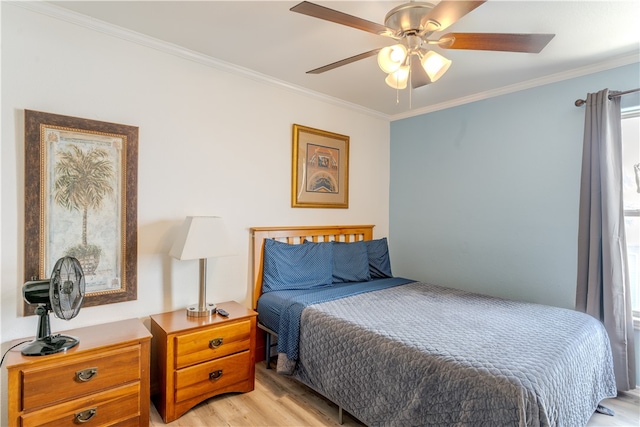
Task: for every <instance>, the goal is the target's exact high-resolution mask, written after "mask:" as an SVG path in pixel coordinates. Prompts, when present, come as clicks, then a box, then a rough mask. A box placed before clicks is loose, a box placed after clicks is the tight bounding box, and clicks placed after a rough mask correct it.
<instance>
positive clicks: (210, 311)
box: [187, 302, 216, 317]
mask: <svg viewBox="0 0 640 427" xmlns="http://www.w3.org/2000/svg"><path fill="white" fill-rule="evenodd" d="M214 314H216V305H215V304H212V303H210V302H208V303H206V304H205V306H204V307H198V305H190V306H189V307H187V316H188V317H206V316H213V315H214Z"/></svg>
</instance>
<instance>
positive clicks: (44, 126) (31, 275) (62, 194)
mask: <svg viewBox="0 0 640 427" xmlns="http://www.w3.org/2000/svg"><path fill="white" fill-rule="evenodd" d="M137 174H138V128H137V127H135V126H129V125H122V124H116V123H108V122H101V121H96V120H90V119H84V118H78V117H71V116H63V115H59V114H52V113H46V112H40V111H33V110H25V200H24V202H25V234H24V243H25V259H24V275H25V281H30V280H43V279H48V278H50V276H51V272H52V269H53V265H54V264H55V262H56V260H57V259H59V258H62V257H63V256H73V257H74V258H77V259H78V261H80V265H81V266H82V269H83V272H84V276H85V297H84V301H83V303H82V306H83V307H90V306H97V305H103V304H111V303H118V302H124V301H131V300H136V299H137V252H138V241H137V228H138V221H137V204H138V202H137V200H138V194H137V192H138V178H137ZM34 309H35V307H33V306H32V305H30V304H27V303H26V302H25V304H24V314H25V315H30V314H33V311H34Z"/></svg>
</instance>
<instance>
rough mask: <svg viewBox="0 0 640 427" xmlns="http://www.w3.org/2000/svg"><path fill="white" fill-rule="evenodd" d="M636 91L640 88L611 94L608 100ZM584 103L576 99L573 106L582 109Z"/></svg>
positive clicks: (583, 100) (582, 100) (584, 100)
mask: <svg viewBox="0 0 640 427" xmlns="http://www.w3.org/2000/svg"><path fill="white" fill-rule="evenodd" d="M638 91H640V88H637V89H631V90H625V91H624V92H616V93H612V94H610V95H609V99H611V98H617V97H619V96H622V95H626V94H628V93H633V92H638ZM585 102H587V100H586V99H576V102H575V103H574V104H575V106H576V107H582V106H583V105H584V103H585Z"/></svg>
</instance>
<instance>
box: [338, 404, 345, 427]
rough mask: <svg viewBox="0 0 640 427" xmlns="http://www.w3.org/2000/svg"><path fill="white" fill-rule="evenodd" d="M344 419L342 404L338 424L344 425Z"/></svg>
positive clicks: (339, 409) (339, 407)
mask: <svg viewBox="0 0 640 427" xmlns="http://www.w3.org/2000/svg"><path fill="white" fill-rule="evenodd" d="M343 423H344V420H343V419H342V406H338V424H340V425H342V424H343Z"/></svg>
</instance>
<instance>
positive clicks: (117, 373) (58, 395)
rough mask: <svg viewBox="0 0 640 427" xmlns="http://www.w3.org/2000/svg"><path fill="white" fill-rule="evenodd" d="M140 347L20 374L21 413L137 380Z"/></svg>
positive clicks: (59, 362)
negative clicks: (21, 383) (21, 379)
mask: <svg viewBox="0 0 640 427" xmlns="http://www.w3.org/2000/svg"><path fill="white" fill-rule="evenodd" d="M140 359H141V356H140V345H134V346H130V347H126V348H122V349H118V350H113V351H105V352H104V353H100V354H99V355H92V356H91V357H90V358H70V360H68V361H67V360H65V359H59V361H58V363H56V364H51V365H46V366H44V367H35V368H26V369H24V370H23V371H22V376H23V392H22V410H25V411H28V410H31V409H34V408H39V407H41V406H45V405H50V404H53V403H56V402H61V401H63V400H68V399H74V398H77V397H81V396H85V395H87V394H90V393H95V392H97V391H100V390H104V389H107V388H109V387H113V386H116V385H121V384H125V383H128V382H131V381H135V380H139V379H140V370H141V361H140Z"/></svg>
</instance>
